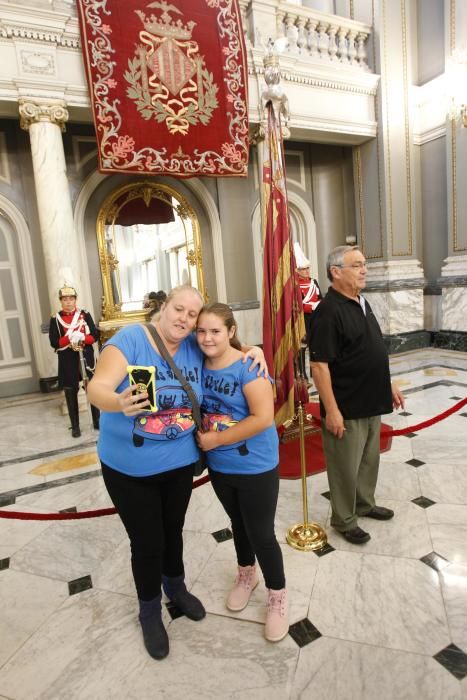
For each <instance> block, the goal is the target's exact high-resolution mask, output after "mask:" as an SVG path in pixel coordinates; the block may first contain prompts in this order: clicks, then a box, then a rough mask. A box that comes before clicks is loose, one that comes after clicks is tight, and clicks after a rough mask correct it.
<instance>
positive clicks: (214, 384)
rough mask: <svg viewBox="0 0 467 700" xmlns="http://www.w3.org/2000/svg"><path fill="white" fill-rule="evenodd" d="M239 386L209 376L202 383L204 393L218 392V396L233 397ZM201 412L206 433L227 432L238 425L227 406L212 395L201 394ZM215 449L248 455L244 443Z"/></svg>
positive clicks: (236, 383) (235, 383)
mask: <svg viewBox="0 0 467 700" xmlns="http://www.w3.org/2000/svg"><path fill="white" fill-rule="evenodd" d="M239 386H240V385H239V383H238V382H233V383H232V385H230V384H229V383H228V382H227V383H226V382H225V381H224V380H223V379H220V380H218V381H216V380H215V379H213V378H212V377H210V376H206V377H204V381H203V391H204V392H207V391H208V390H211V392H218V393H219V394H220V396H230V397H233V396H234V395H235V394H236V392H237V390H239ZM201 411H202V414H203V426H204V429H205V430H206V431H208V430H214V431H216V432H221V431H223V430H228V429H229V428H231V427H232V426H234V425H237V423H238V420H235V419H234V417H233V415H232V412H231V410H230V408H229V406H227V405H226V404H225V403H224V401H222V399H221V398H219V397H218V396H216V395H214V394H213V393H210V394H208V393H205V394H203V403H202V404H201ZM216 449H218V450H222V451H224V452H225V451H227V450H236V451H237V452H238V453H239V454H240V455H242V456H244V455H247V454H248V448H247V446H246V442H245V441H242V442H235V443H233V444H232V445H221V446H219V447H217V448H216Z"/></svg>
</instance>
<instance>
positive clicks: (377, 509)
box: [361, 506, 394, 520]
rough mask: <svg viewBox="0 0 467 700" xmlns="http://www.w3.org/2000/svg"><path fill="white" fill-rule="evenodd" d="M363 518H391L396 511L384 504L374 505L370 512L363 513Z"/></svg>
mask: <svg viewBox="0 0 467 700" xmlns="http://www.w3.org/2000/svg"><path fill="white" fill-rule="evenodd" d="M361 517H362V518H374V519H375V520H391V518H393V517H394V511H393V510H391V509H390V508H383V506H373V508H372V509H371V510H369V511H368V513H363V514H362V516H361Z"/></svg>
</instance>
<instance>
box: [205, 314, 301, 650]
mask: <svg viewBox="0 0 467 700" xmlns="http://www.w3.org/2000/svg"><path fill="white" fill-rule="evenodd" d="M236 330H237V327H236V324H235V319H234V317H233V314H232V311H231V309H230V307H229V306H227V305H226V304H220V303H214V304H209V305H208V306H205V307H204V308H203V309H202V311H201V313H200V315H199V318H198V325H197V330H196V333H197V340H198V344H199V346H200V348H201V350H202V351H203V353H204V356H205V360H204V368H203V375H202V386H201V388H202V393H203V403H202V410H203V414H204V425H205V429H206V431H207V432H205V433H198V434H197V440H198V444H199V446H200V447H201V449H203V450H205V451H206V453H207V461H208V465H209V473H210V476H211V482H212V486H213V488H214V491H215V492H216V494H217V497H218V498H219V500H220V502H221V503H222V505H223V506H224V509H225V511H226V513H227V514H228V516H229V517H230V519H231V521H232V532H233V539H234V544H235V550H236V553H237V562H238V574H237V578H236V580H235V584H234V587H233V588H232V590H231V592H230V593H229V596H228V598H227V607H228V608H229V610H233V611H239V610H243V608H245V607H246V605H247V604H248V601H249V599H250V596H251V593H252V591H253V589H254V588H255V587H256V586H257V585H258V582H259V579H258V573H257V571H256V565H255V559H256V558H257V559H258V563H259V565H260V567H261V571H262V573H263V576H264V580H265V584H266V587H267V589H268V605H267V615H266V625H265V637H266V639H268V640H269V641H271V642H278V641H280V640H281V639H283V638H284V637H285V635H286V634H287V632H288V629H289V624H288V604H287V592H286V589H285V576H284V565H283V560H282V552H281V548H280V546H279V543H278V542H277V539H276V536H275V533H274V517H275V513H276V506H277V498H278V494H279V474H278V462H279V453H278V437H277V431H276V428H275V425H274V400H273V390H272V385H271V382H270V381H265V380H264V378H258V376H257V375H256V374H252V373H250V372H249V371H248V370H249V367H248V365H247V364H244V363H243V362H242V358H243V355H242V353H241V350H240V348H241V346H240V342H239V340H238V338H237V336H236Z"/></svg>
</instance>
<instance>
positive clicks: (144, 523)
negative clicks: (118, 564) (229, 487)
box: [101, 463, 194, 600]
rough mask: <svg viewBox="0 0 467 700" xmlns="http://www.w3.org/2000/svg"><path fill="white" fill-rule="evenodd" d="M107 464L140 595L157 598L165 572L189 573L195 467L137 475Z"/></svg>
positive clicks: (109, 488) (105, 472)
mask: <svg viewBox="0 0 467 700" xmlns="http://www.w3.org/2000/svg"><path fill="white" fill-rule="evenodd" d="M101 464H102V476H103V477H104V483H105V486H106V488H107V491H108V492H109V496H110V498H111V499H112V503H113V504H114V506H115V508H116V509H117V513H118V514H119V516H120V518H121V520H122V523H123V525H124V526H125V529H126V531H127V533H128V537H129V538H130V544H131V567H132V570H133V578H134V580H135V585H136V590H137V593H138V598H140V599H141V600H152V599H153V598H156V597H157V596H158V595H159V594H160V592H161V575H162V574H165V575H166V576H181V575H183V574H184V568H183V536H182V531H183V525H184V522H185V514H186V511H187V508H188V504H189V502H190V498H191V491H192V487H193V471H194V465H193V464H189V465H188V466H186V467H180V468H179V469H172V470H170V471H168V472H163V473H162V474H154V475H153V476H141V477H136V476H128V475H126V474H122V473H121V472H117V471H115V469H111V468H110V467H108V466H107V465H106V464H104V463H101Z"/></svg>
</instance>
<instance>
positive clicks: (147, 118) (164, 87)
mask: <svg viewBox="0 0 467 700" xmlns="http://www.w3.org/2000/svg"><path fill="white" fill-rule="evenodd" d="M77 5H78V15H79V19H80V28H81V42H82V47H83V57H84V63H85V67H86V73H87V78H88V84H89V93H90V96H91V102H92V110H93V115H94V124H95V128H96V134H97V141H98V154H99V169H100V170H101V171H102V172H125V173H144V174H147V173H150V174H153V175H174V176H176V177H195V176H206V175H207V176H222V177H229V176H239V175H240V176H245V175H246V174H247V167H248V113H247V106H248V101H247V80H248V75H247V61H246V54H245V46H244V41H243V30H242V25H241V20H240V11H239V7H238V1H237V0H174V1H173V2H171V3H169V2H165V0H156V1H155V2H149V3H147V2H144V1H142V0H124V1H123V0H77Z"/></svg>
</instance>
